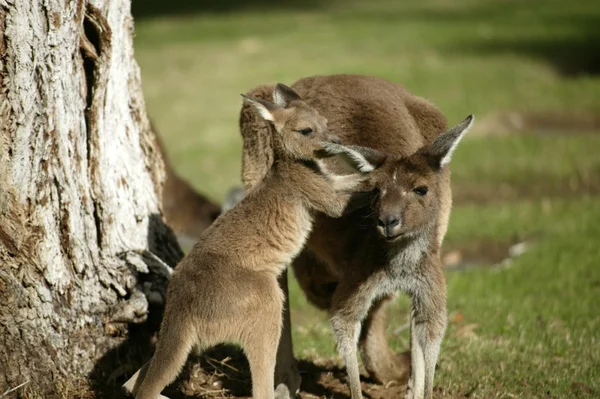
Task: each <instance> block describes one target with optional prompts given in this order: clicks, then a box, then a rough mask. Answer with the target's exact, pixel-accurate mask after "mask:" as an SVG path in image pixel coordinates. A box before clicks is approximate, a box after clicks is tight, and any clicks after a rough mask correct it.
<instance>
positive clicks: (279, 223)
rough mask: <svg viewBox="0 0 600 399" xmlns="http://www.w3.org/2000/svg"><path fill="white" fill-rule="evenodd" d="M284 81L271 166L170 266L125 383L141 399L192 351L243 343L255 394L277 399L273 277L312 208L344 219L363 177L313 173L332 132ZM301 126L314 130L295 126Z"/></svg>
mask: <svg viewBox="0 0 600 399" xmlns="http://www.w3.org/2000/svg"><path fill="white" fill-rule="evenodd" d="M282 87H283V88H280V86H278V88H277V92H278V93H280V92H281V91H282V90H283V93H284V94H285V105H279V106H275V105H274V104H266V103H265V104H266V105H267V108H268V111H269V113H268V116H269V117H272V124H273V126H275V127H276V132H275V131H274V132H273V136H272V137H271V143H273V148H274V152H273V164H272V166H271V168H270V169H269V171H268V172H267V173H266V175H265V176H264V178H263V180H262V182H261V183H260V184H257V185H256V186H255V187H254V188H253V190H251V192H249V193H248V194H247V196H246V197H245V198H244V199H243V200H242V201H241V202H240V203H239V204H237V205H236V206H234V207H233V208H232V209H230V210H229V211H227V212H225V213H224V214H222V215H221V216H220V217H219V218H218V219H217V220H216V221H215V222H214V223H213V224H212V225H211V226H210V227H209V228H208V229H207V230H206V231H205V232H204V233H203V234H202V236H201V239H200V241H199V242H198V243H197V244H196V245H195V246H194V247H193V249H192V250H191V252H190V253H189V254H188V255H187V256H186V257H185V258H184V259H183V260H182V261H181V263H180V264H179V265H178V266H177V268H176V269H175V272H174V274H173V278H172V280H171V282H170V284H169V288H168V294H167V302H166V308H165V314H164V319H163V321H162V325H161V331H160V335H159V340H158V343H157V346H156V352H155V354H154V356H153V358H152V359H151V361H150V362H149V364H147V365H145V366H144V367H143V368H142V369H141V370H140V371H138V372H137V373H136V374H135V375H134V376H133V377H132V378H131V379H130V380H129V381H128V382H127V383H126V384H125V385H124V388H125V389H126V390H127V391H129V392H131V393H133V394H134V395H135V397H136V398H137V399H155V398H156V397H157V396H158V395H159V394H160V392H161V390H162V389H163V388H164V387H165V386H166V385H167V384H169V383H170V382H171V381H173V380H174V379H175V377H176V376H177V375H178V374H179V372H180V370H181V367H182V366H183V364H184V363H185V360H186V358H187V356H188V353H189V352H190V350H191V349H192V347H196V349H199V350H203V349H206V348H208V347H211V346H214V345H216V344H219V343H222V342H238V343H240V344H241V345H242V347H243V348H244V351H245V353H246V355H247V357H248V361H249V364H250V369H251V373H252V389H253V396H254V397H255V398H267V399H268V398H273V397H274V381H273V378H274V372H275V361H276V351H277V347H276V344H275V343H276V342H278V341H279V338H280V330H281V322H282V309H283V306H284V296H283V293H282V291H281V289H280V287H279V285H278V282H277V278H278V276H279V275H280V274H281V273H282V271H283V270H284V269H285V267H286V265H287V264H288V263H289V262H291V260H292V259H293V258H294V257H295V256H296V255H297V254H298V253H299V252H300V250H301V249H302V247H303V246H304V243H305V241H306V238H307V237H308V234H309V233H310V229H311V227H312V219H313V217H312V214H313V213H314V212H315V211H317V212H323V213H325V214H328V215H331V216H334V217H335V216H340V215H341V213H342V211H343V210H344V208H345V206H346V203H347V201H348V200H349V196H350V194H349V193H348V191H349V190H351V189H352V188H353V187H358V185H359V184H360V182H361V181H362V180H363V177H362V176H361V175H359V174H355V175H353V176H350V179H345V180H344V181H343V184H341V185H340V184H339V180H338V179H337V176H331V175H325V174H324V173H323V172H322V171H321V170H320V169H319V167H318V162H319V161H318V160H316V158H315V154H316V153H320V151H322V149H323V143H326V142H332V141H335V138H334V137H333V136H331V135H329V134H328V132H327V124H326V120H325V119H324V118H323V117H322V116H320V115H319V114H318V113H317V112H316V111H315V110H314V109H312V108H310V107H309V106H307V105H306V104H305V103H304V102H303V101H301V100H300V99H299V97H297V95H296V94H295V93H293V91H291V89H289V88H286V87H285V86H282ZM286 90H289V91H286ZM282 98H283V97H282ZM247 103H251V104H253V106H256V107H257V108H258V109H262V108H260V107H261V106H262V107H263V108H264V107H265V104H262V105H261V104H257V102H256V101H254V100H249V102H247ZM307 128H310V129H312V133H311V134H309V135H303V134H301V133H299V132H298V131H299V130H303V129H307Z"/></svg>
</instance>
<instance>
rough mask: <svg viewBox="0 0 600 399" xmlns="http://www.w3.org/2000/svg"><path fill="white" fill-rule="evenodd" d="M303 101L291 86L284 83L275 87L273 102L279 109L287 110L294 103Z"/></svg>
mask: <svg viewBox="0 0 600 399" xmlns="http://www.w3.org/2000/svg"><path fill="white" fill-rule="evenodd" d="M299 100H302V99H301V98H300V96H299V95H298V93H296V92H295V91H294V89H292V88H291V87H289V86H286V85H284V84H283V83H277V86H275V90H274V91H273V101H274V102H275V104H276V105H277V106H278V107H281V108H285V107H287V106H288V105H289V104H290V103H291V102H292V101H299Z"/></svg>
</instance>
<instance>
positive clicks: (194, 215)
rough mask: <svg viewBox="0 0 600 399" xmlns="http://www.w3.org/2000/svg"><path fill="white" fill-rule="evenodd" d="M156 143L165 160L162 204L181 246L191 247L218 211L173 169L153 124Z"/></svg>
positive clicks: (215, 206)
mask: <svg viewBox="0 0 600 399" xmlns="http://www.w3.org/2000/svg"><path fill="white" fill-rule="evenodd" d="M151 127H152V130H153V131H154V132H155V137H156V143H157V147H158V150H159V151H160V154H161V155H162V158H163V161H164V163H165V172H166V175H167V176H166V179H165V186H164V187H163V195H162V204H163V210H164V212H165V217H166V220H167V223H168V224H169V226H170V227H171V228H172V229H173V230H174V232H175V234H176V236H177V240H178V241H179V244H180V245H184V246H186V247H191V246H192V245H194V244H195V242H196V240H197V239H198V237H200V235H201V234H202V232H203V231H204V230H206V229H207V228H208V226H210V225H211V224H212V222H213V221H214V220H215V219H216V218H217V216H219V213H220V212H221V210H220V209H219V207H218V206H217V205H215V204H214V203H212V202H211V201H210V200H209V199H208V198H206V197H205V196H204V195H202V194H201V193H198V192H197V191H196V190H194V189H193V188H192V187H191V186H190V184H189V183H188V182H186V181H185V180H184V179H183V178H181V177H180V176H179V175H178V174H177V172H176V171H175V169H174V167H173V165H172V164H171V161H170V160H169V158H168V157H167V153H166V151H165V145H164V143H163V141H162V139H161V137H160V135H159V133H158V131H157V129H156V127H155V126H154V124H151Z"/></svg>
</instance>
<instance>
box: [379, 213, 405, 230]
mask: <svg viewBox="0 0 600 399" xmlns="http://www.w3.org/2000/svg"><path fill="white" fill-rule="evenodd" d="M399 223H400V219H399V218H397V217H396V216H383V217H380V218H379V226H381V227H383V228H386V227H395V226H398V224H399Z"/></svg>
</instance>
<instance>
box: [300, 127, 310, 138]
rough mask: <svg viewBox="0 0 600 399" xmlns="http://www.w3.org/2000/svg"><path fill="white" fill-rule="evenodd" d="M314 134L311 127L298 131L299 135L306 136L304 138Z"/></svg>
mask: <svg viewBox="0 0 600 399" xmlns="http://www.w3.org/2000/svg"><path fill="white" fill-rule="evenodd" d="M312 132H313V130H312V129H311V128H309V127H307V128H306V129H301V130H298V133H300V134H302V135H304V136H308V135H309V134H311V133H312Z"/></svg>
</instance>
